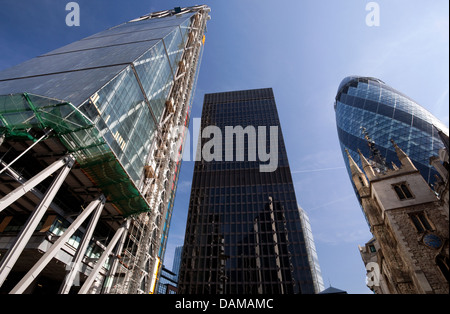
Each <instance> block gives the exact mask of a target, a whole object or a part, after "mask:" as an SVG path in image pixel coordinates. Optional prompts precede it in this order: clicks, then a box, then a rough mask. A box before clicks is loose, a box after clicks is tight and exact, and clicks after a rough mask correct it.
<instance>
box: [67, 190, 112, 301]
mask: <svg viewBox="0 0 450 314" xmlns="http://www.w3.org/2000/svg"><path fill="white" fill-rule="evenodd" d="M100 201H101V202H100V203H99V204H98V205H97V208H96V209H95V212H94V214H93V216H92V218H91V221H90V222H89V226H88V228H87V230H86V232H85V234H84V236H83V240H82V241H81V243H80V245H79V246H78V249H77V252H76V253H75V256H74V258H73V260H72V265H71V266H72V268H71V269H70V271H69V272H68V273H67V274H66V277H65V278H64V282H63V283H62V285H61V287H60V290H59V293H60V294H68V293H69V292H70V289H71V288H72V285H73V281H74V279H75V277H76V275H77V274H78V273H79V271H80V265H81V262H82V261H83V258H84V254H85V253H86V249H87V248H88V245H89V243H90V241H91V238H92V234H93V233H94V230H95V227H96V226H97V222H98V219H99V218H100V215H101V213H102V210H103V207H104V206H105V203H106V198H105V197H104V196H103V195H101V196H100Z"/></svg>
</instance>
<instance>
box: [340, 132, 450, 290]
mask: <svg viewBox="0 0 450 314" xmlns="http://www.w3.org/2000/svg"><path fill="white" fill-rule="evenodd" d="M447 140H448V139H447ZM393 145H394V147H395V150H396V152H397V156H398V158H399V161H400V164H401V165H399V166H397V165H395V164H392V168H391V169H389V168H388V169H387V170H386V169H385V170H384V171H383V170H382V171H380V170H379V168H377V167H376V164H375V163H374V162H372V161H369V160H367V159H366V158H365V157H364V156H363V155H362V154H361V152H359V153H360V158H361V162H362V166H363V170H361V169H360V168H359V167H358V165H357V164H356V163H355V161H354V160H353V159H352V157H351V156H350V155H349V154H348V153H347V155H348V159H349V163H350V168H351V172H352V179H353V182H354V184H355V186H356V188H357V190H358V193H359V196H360V198H361V205H362V208H363V211H364V213H365V215H366V218H367V220H368V223H369V225H370V231H371V233H372V234H373V236H374V237H373V238H372V239H371V240H370V241H369V242H368V243H366V245H365V247H363V248H361V247H360V253H361V256H362V259H363V261H364V263H365V264H366V269H367V270H368V278H367V279H368V283H367V285H368V286H369V288H370V289H371V290H373V291H374V292H375V293H379V294H433V293H439V294H441V293H449V241H448V238H449V209H448V153H447V155H445V152H444V153H443V157H442V156H441V159H442V158H444V159H445V158H446V160H442V161H443V162H442V161H441V160H437V159H436V158H432V160H431V161H430V162H431V163H432V164H433V165H434V166H435V168H437V170H438V172H439V173H440V174H441V176H442V180H441V182H440V184H439V186H438V188H439V189H440V191H439V192H440V194H438V192H437V191H436V190H437V189H436V187H435V190H433V189H432V188H430V186H429V185H428V184H427V183H426V181H425V180H424V179H423V177H422V176H421V174H420V173H419V171H418V170H417V169H416V167H415V166H414V165H413V163H412V162H411V160H410V159H409V157H408V156H407V155H406V154H405V153H404V152H403V151H402V150H401V149H400V148H399V147H398V146H397V145H396V144H395V143H394V142H393ZM447 151H448V150H447Z"/></svg>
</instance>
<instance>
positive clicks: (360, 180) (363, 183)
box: [345, 149, 369, 196]
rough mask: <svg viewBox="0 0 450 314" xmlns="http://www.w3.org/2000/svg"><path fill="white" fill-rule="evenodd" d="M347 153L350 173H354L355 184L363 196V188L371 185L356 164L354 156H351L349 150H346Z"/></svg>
mask: <svg viewBox="0 0 450 314" xmlns="http://www.w3.org/2000/svg"><path fill="white" fill-rule="evenodd" d="M345 152H346V153H347V157H348V163H349V165H350V171H351V172H352V179H353V183H354V184H355V186H356V189H357V190H358V192H359V194H360V196H361V189H362V188H363V187H367V186H369V183H368V182H367V178H366V176H365V175H364V173H363V172H362V171H361V169H360V168H359V167H358V165H357V164H356V162H355V161H354V160H353V158H352V156H350V153H349V152H348V149H345Z"/></svg>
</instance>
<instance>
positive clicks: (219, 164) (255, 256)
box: [178, 88, 320, 294]
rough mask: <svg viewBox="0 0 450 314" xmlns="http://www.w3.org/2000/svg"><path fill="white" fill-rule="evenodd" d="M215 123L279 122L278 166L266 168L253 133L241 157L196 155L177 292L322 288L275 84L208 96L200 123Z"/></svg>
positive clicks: (220, 125) (285, 291) (222, 127)
mask: <svg viewBox="0 0 450 314" xmlns="http://www.w3.org/2000/svg"><path fill="white" fill-rule="evenodd" d="M211 125H214V126H217V127H218V128H220V130H221V131H222V133H224V134H225V127H226V126H233V127H235V126H242V127H243V128H244V129H245V128H246V127H247V126H250V127H251V126H254V127H255V128H256V127H258V126H266V130H268V129H269V127H270V126H276V127H277V128H278V167H277V168H276V170H275V171H272V172H261V171H260V162H259V161H257V160H256V161H254V160H252V159H251V158H248V157H249V153H250V152H251V149H250V148H249V147H250V146H249V144H252V143H249V141H248V137H244V141H243V142H241V143H240V144H244V147H245V152H244V157H245V158H244V160H243V161H225V160H226V159H225V156H226V152H225V149H224V150H223V151H222V161H218V160H212V161H209V162H208V161H205V160H204V159H201V160H199V161H196V163H195V168H194V176H193V180H192V190H191V197H190V203H189V213H188V220H187V225H186V236H185V242H184V249H183V253H182V260H181V267H180V274H179V286H178V287H179V293H185V294H193V293H204V294H221V293H223V294H292V293H305V294H307V293H309V294H312V293H315V292H318V291H316V290H315V289H316V288H315V278H316V277H315V274H314V270H313V268H315V266H314V265H311V262H312V260H311V259H310V256H309V251H308V248H307V246H306V244H305V242H306V241H308V239H307V237H308V235H306V234H305V233H304V229H303V225H302V218H301V215H300V210H299V207H298V205H297V200H296V196H295V191H294V186H293V182H292V177H291V172H290V169H289V164H288V159H287V154H286V149H285V146H284V141H283V136H282V132H281V128H280V121H279V118H278V113H277V108H276V104H275V99H274V95H273V91H272V89H270V88H268V89H258V90H247V91H236V92H226V93H215V94H207V95H205V98H204V104H203V111H202V122H201V130H204V129H205V128H206V127H208V126H211ZM269 138H270V136H266V144H267V145H266V148H267V149H269V145H270V143H271V142H270V140H269ZM222 140H223V142H222V144H223V147H225V139H222ZM207 141H208V139H206V138H202V141H201V146H200V147H203V145H204V144H205V143H206V142H207ZM237 142H238V141H237V137H236V139H233V153H234V154H235V153H236V152H237V150H236V147H237ZM270 149H273V147H270ZM219 159H220V158H219ZM236 159H237V158H236ZM319 275H320V273H319Z"/></svg>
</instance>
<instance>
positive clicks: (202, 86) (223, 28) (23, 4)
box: [0, 0, 449, 293]
mask: <svg viewBox="0 0 450 314" xmlns="http://www.w3.org/2000/svg"><path fill="white" fill-rule="evenodd" d="M68 2H69V1H63V0H40V1H35V0H20V1H17V0H0V70H2V69H5V68H7V67H10V66H13V65H15V64H18V63H20V62H23V61H25V60H27V59H30V58H32V57H35V56H37V55H40V54H43V53H45V52H48V51H50V50H52V49H55V48H58V47H60V46H63V45H65V44H68V43H70V42H73V41H75V40H79V39H81V38H84V37H86V36H89V35H92V34H94V33H96V32H98V31H102V30H104V29H106V28H108V27H111V26H115V25H117V24H119V23H123V22H126V21H129V20H131V19H133V18H136V17H138V16H140V15H144V14H146V13H149V12H153V11H158V10H165V9H172V8H174V7H176V6H191V5H195V4H208V5H209V6H210V7H211V9H212V11H211V17H212V19H211V20H210V21H209V22H208V33H207V35H206V43H205V50H204V55H203V62H202V65H201V70H200V76H199V81H198V85H197V90H196V95H195V102H194V108H193V116H192V117H194V118H195V117H197V118H199V117H200V114H201V107H202V101H203V95H204V94H205V93H212V92H221V91H229V90H242V89H251V88H264V87H272V88H273V90H274V93H275V99H276V103H277V106H278V111H279V115H280V120H281V126H282V129H283V133H284V136H285V143H286V147H287V152H288V157H289V163H290V166H291V170H292V172H293V179H294V185H295V188H296V193H297V199H298V202H299V204H300V206H302V207H303V208H304V209H305V210H306V212H307V213H308V215H309V217H310V220H311V225H312V231H313V235H314V237H315V243H316V248H317V252H318V256H319V262H320V266H321V269H322V275H323V279H324V283H325V286H326V287H328V286H329V285H330V284H331V285H332V286H334V287H337V288H340V289H343V290H346V291H348V292H349V293H370V291H369V290H368V289H367V288H366V286H365V269H364V265H363V262H362V260H361V257H360V255H359V252H358V245H364V243H366V242H367V241H368V240H369V239H370V238H371V234H370V233H369V230H368V227H367V225H366V222H365V220H364V218H363V215H362V213H361V209H360V207H359V205H358V202H357V200H356V197H355V195H354V193H353V190H352V187H351V184H350V181H349V178H348V175H347V172H346V170H345V169H344V160H343V158H342V155H341V152H340V148H339V141H338V137H337V132H336V123H335V116H334V110H333V102H334V97H335V94H336V90H337V87H338V85H339V83H340V81H341V80H342V79H343V78H344V77H345V76H348V75H367V76H374V77H377V78H380V79H381V80H383V81H385V82H386V83H387V84H388V85H390V86H392V87H394V88H396V89H398V90H399V91H401V92H403V93H405V94H406V95H408V96H410V97H411V98H413V99H415V100H416V101H417V102H418V103H419V104H421V105H422V106H423V107H425V108H426V109H428V110H429V111H430V112H431V113H433V114H434V115H435V116H436V117H438V118H439V119H440V120H441V121H443V122H444V123H445V124H446V125H447V126H448V123H449V109H448V104H449V39H448V38H449V13H448V12H449V3H448V1H447V0H433V1H425V0H420V1H419V0H397V1H388V0H379V1H376V2H377V3H378V4H379V7H380V26H379V27H368V26H367V25H366V22H365V20H366V15H367V14H368V12H367V11H366V10H365V7H366V4H367V3H368V2H370V1H365V0H340V1H337V0H290V1H288V0H278V1H275V0H271V1H269V0H214V1H210V0H205V1H203V2H198V1H197V0H196V1H190V0H179V1H172V0H154V1H152V0H150V1H144V0H129V1H118V0H79V1H77V2H78V4H79V5H80V9H81V19H80V26H79V27H68V26H66V24H65V17H66V15H67V13H68V12H66V11H65V5H66V4H67V3H68ZM195 140H196V139H195ZM191 141H192V139H191ZM192 173H193V162H192V161H191V162H184V163H183V166H182V172H181V177H180V181H179V188H178V194H177V199H176V202H175V208H174V214H173V219H172V226H171V229H170V230H171V231H170V234H169V243H168V246H167V253H166V261H165V264H166V266H167V267H168V268H171V267H172V258H173V253H174V250H175V247H176V246H178V245H182V244H183V238H184V229H185V224H186V217H187V209H188V201H189V193H190V183H191V178H192Z"/></svg>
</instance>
